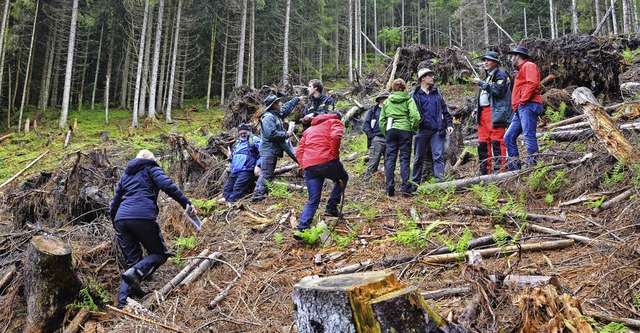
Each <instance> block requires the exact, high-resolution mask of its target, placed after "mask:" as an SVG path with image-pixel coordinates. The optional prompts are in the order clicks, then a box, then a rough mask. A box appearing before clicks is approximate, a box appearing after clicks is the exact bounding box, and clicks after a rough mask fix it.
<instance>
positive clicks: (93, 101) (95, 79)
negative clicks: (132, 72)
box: [91, 25, 104, 111]
mask: <svg viewBox="0 0 640 333" xmlns="http://www.w3.org/2000/svg"><path fill="white" fill-rule="evenodd" d="M103 35H104V25H102V27H101V28H100V41H99V42H98V58H97V59H96V72H95V75H94V76H93V89H91V111H93V110H94V109H95V105H96V90H97V89H98V74H99V73H100V56H102V37H103Z"/></svg>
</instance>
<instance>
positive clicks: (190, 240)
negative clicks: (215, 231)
mask: <svg viewBox="0 0 640 333" xmlns="http://www.w3.org/2000/svg"><path fill="white" fill-rule="evenodd" d="M174 246H175V247H176V250H175V252H176V253H175V255H174V256H173V257H171V258H169V262H171V263H173V264H176V265H179V266H182V265H183V264H184V263H185V260H184V259H182V253H183V252H184V250H191V249H193V248H194V247H195V246H196V237H195V236H190V237H177V238H176V239H175V242H174Z"/></svg>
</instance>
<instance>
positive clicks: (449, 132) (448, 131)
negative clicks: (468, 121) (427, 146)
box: [447, 126, 453, 135]
mask: <svg viewBox="0 0 640 333" xmlns="http://www.w3.org/2000/svg"><path fill="white" fill-rule="evenodd" d="M451 133H453V127H451V126H449V127H447V134H449V135H450V134H451Z"/></svg>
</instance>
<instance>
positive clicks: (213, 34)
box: [207, 20, 217, 111]
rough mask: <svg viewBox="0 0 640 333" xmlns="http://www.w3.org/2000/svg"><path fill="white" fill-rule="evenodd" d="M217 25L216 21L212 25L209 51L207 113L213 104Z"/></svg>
mask: <svg viewBox="0 0 640 333" xmlns="http://www.w3.org/2000/svg"><path fill="white" fill-rule="evenodd" d="M216 23H217V21H216V20H214V22H213V24H211V42H210V47H211V49H210V51H209V76H208V78H209V80H208V81H207V111H208V110H209V107H210V103H211V82H212V81H213V59H214V58H213V56H214V53H215V50H216Z"/></svg>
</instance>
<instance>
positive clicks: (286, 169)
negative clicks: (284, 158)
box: [273, 164, 300, 175]
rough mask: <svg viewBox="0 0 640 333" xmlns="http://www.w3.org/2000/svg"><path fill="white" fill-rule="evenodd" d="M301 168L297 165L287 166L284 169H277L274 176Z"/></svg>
mask: <svg viewBox="0 0 640 333" xmlns="http://www.w3.org/2000/svg"><path fill="white" fill-rule="evenodd" d="M299 167H300V166H298V165H297V164H290V165H285V166H283V167H280V168H277V169H275V170H273V174H274V175H281V174H283V173H287V172H289V171H291V170H295V169H296V168H299Z"/></svg>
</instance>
